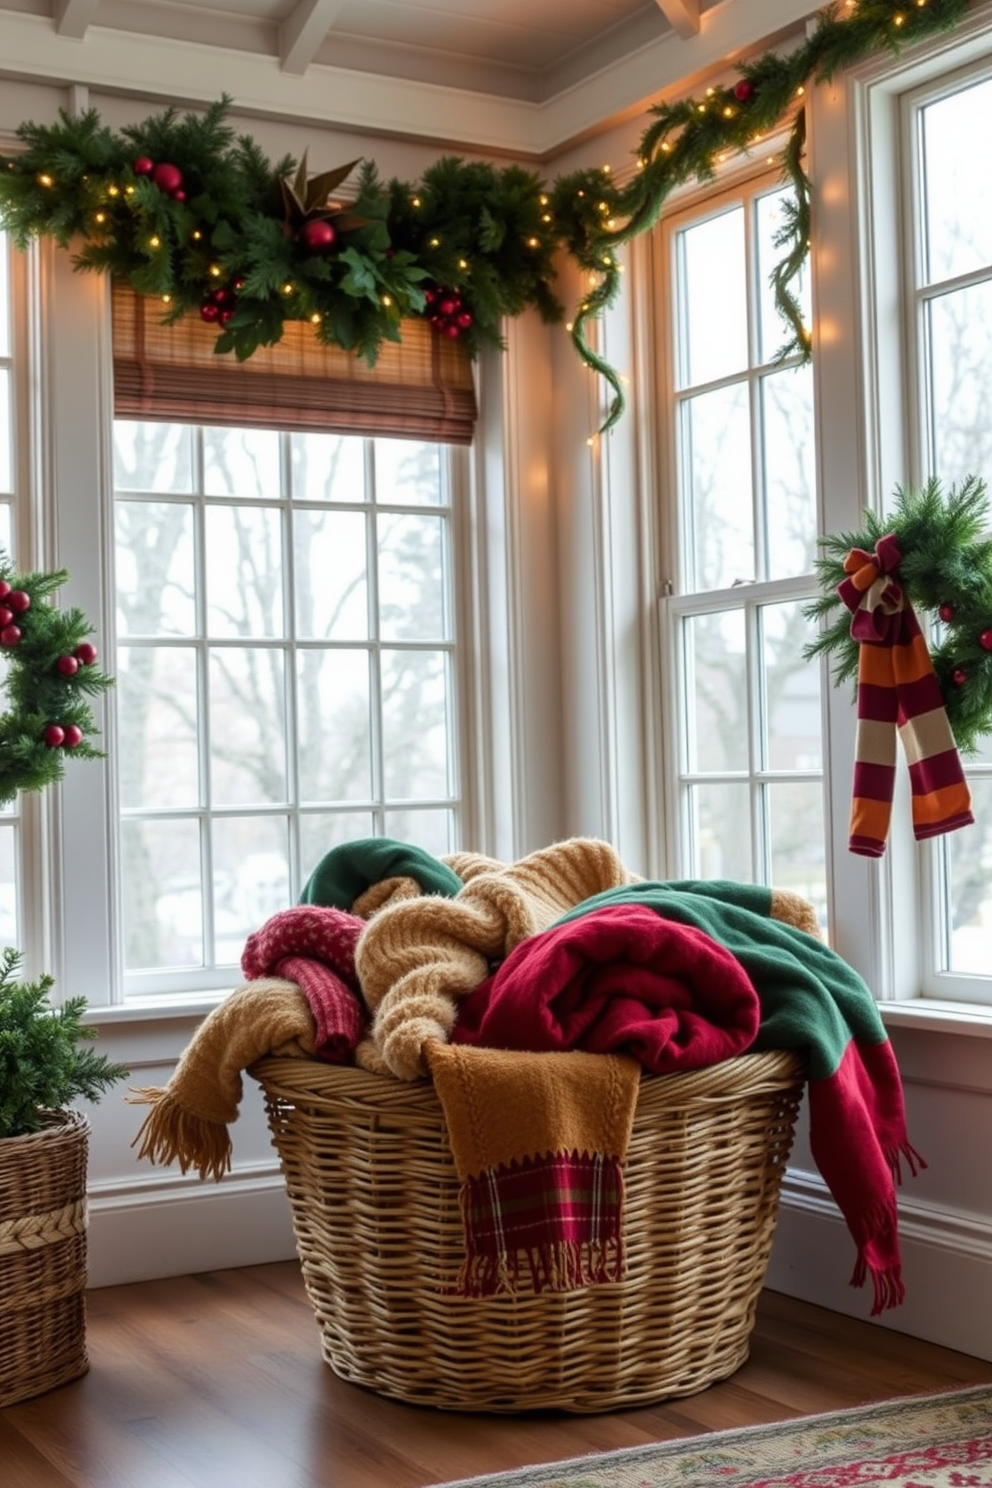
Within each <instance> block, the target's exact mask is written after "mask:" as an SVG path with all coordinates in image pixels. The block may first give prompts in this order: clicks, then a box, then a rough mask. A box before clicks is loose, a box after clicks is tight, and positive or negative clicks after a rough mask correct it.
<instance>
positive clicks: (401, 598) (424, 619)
mask: <svg viewBox="0 0 992 1488" xmlns="http://www.w3.org/2000/svg"><path fill="white" fill-rule="evenodd" d="M378 531H379V634H380V635H381V637H382V639H383V640H385V641H401V640H402V641H406V640H417V641H426V640H437V641H441V640H444V639H445V637H446V630H447V626H446V623H445V621H446V616H445V608H446V607H445V602H444V598H445V596H444V572H445V561H444V525H443V523H442V522H441V520H440V519H439V518H438V517H413V516H399V515H390V514H388V513H383V514H382V515H381V516H380V517H379V521H378Z"/></svg>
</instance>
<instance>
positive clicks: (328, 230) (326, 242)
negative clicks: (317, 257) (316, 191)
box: [297, 217, 338, 253]
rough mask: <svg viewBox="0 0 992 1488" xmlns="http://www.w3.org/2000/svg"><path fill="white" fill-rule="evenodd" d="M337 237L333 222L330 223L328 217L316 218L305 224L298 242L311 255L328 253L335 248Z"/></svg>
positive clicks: (299, 234) (298, 236)
mask: <svg viewBox="0 0 992 1488" xmlns="http://www.w3.org/2000/svg"><path fill="white" fill-rule="evenodd" d="M337 236H338V235H337V230H336V229H335V227H334V224H333V222H328V220H327V218H326V217H314V218H311V220H310V221H309V222H304V224H303V226H302V227H301V228H300V231H299V233H298V235H297V241H298V242H299V243H302V245H303V247H304V248H306V249H307V251H308V252H309V253H326V252H327V250H328V249H329V248H333V247H334V244H335V243H336V242H337Z"/></svg>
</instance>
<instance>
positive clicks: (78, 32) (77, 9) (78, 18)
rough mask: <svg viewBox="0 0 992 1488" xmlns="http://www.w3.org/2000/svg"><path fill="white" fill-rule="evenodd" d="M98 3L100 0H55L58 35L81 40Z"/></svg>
mask: <svg viewBox="0 0 992 1488" xmlns="http://www.w3.org/2000/svg"><path fill="white" fill-rule="evenodd" d="M99 4H100V0H55V10H54V13H53V14H54V20H55V29H56V31H57V32H58V33H59V35H60V36H68V37H71V39H72V40H73V41H82V39H83V37H84V36H85V35H86V28H87V27H88V26H89V23H90V21H91V20H92V19H93V17H94V15H95V14H96V8H97V6H98V5H99Z"/></svg>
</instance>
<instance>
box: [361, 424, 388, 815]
mask: <svg viewBox="0 0 992 1488" xmlns="http://www.w3.org/2000/svg"><path fill="white" fill-rule="evenodd" d="M365 544H366V547H365V564H366V572H367V573H368V605H369V613H368V633H369V641H368V666H369V712H370V715H371V716H370V718H369V730H370V745H371V752H372V802H373V807H372V812H373V818H374V821H375V826H376V831H377V832H380V833H383V832H385V825H386V824H385V806H384V801H385V763H384V760H383V720H382V654H381V638H380V635H379V517H378V492H377V490H376V469H375V441H374V440H372V439H367V440H366V441H365Z"/></svg>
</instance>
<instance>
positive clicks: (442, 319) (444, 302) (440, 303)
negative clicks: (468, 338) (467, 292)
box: [424, 286, 472, 341]
mask: <svg viewBox="0 0 992 1488" xmlns="http://www.w3.org/2000/svg"><path fill="white" fill-rule="evenodd" d="M424 298H425V299H426V301H427V309H426V312H425V313H426V315H427V319H428V320H429V321H430V323H431V325H432V326H433V327H434V329H435V330H436V331H439V332H440V333H441V335H442V336H447V337H448V339H449V340H450V341H457V339H458V337H459V336H460V335H462V333H463V332H464V331H467V330H468V328H469V326H470V325H471V324H472V312H471V310H469V309H468V308H467V307H466V305H465V304H464V303H463V301H462V299H461V296H460V295H459V294H458V293H457V291H456V290H454V289H442V288H440V287H437V286H436V287H434V288H433V289H428V290H426V291H425V295H424Z"/></svg>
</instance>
